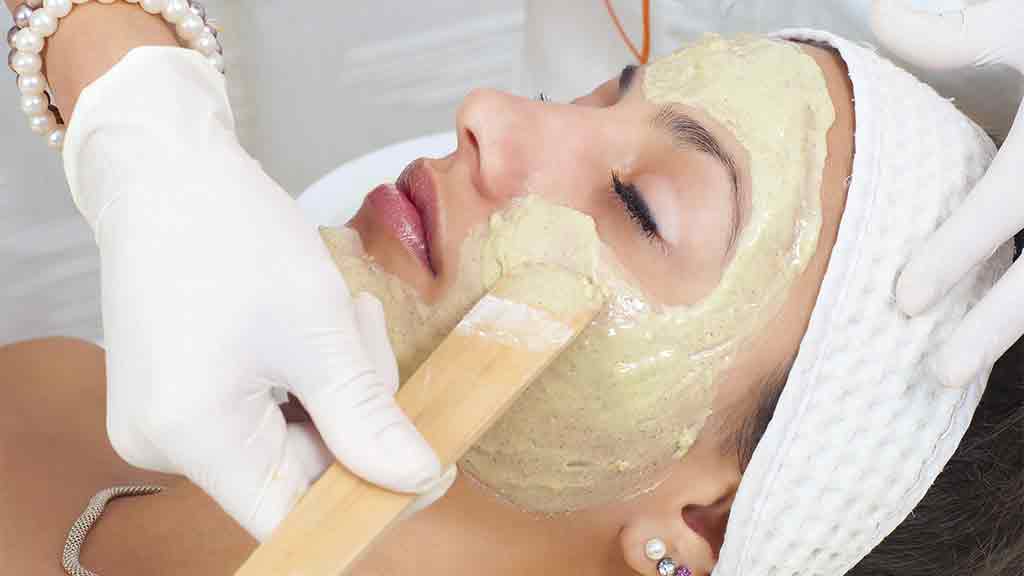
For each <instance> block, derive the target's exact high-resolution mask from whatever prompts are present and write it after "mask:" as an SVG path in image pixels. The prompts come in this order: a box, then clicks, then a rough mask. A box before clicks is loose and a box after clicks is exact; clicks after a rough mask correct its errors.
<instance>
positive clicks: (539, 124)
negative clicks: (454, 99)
mask: <svg viewBox="0 0 1024 576" xmlns="http://www.w3.org/2000/svg"><path fill="white" fill-rule="evenodd" d="M542 108H543V107H542V106H541V104H540V103H539V102H533V101H531V100H527V99H525V98H519V97H517V96H513V95H511V94H506V93H503V92H499V91H497V90H489V89H477V90H474V91H472V92H470V94H469V95H468V96H466V98H465V100H463V102H462V106H461V107H460V108H459V112H458V116H457V118H456V129H457V131H458V144H459V150H458V154H459V156H460V157H461V160H460V161H463V162H467V163H469V171H470V174H471V178H472V180H473V185H474V186H475V187H476V189H477V192H478V193H479V194H480V195H482V196H486V197H488V198H491V199H493V200H506V199H510V198H513V197H516V196H521V195H524V194H526V177H527V175H528V167H529V166H531V165H533V166H536V163H535V160H536V158H535V157H534V156H536V154H537V149H538V148H539V146H531V142H532V143H535V144H536V143H538V142H539V141H541V140H542V139H543V138H544V135H543V132H544V130H543V124H544V122H543V116H544V112H543V110H542Z"/></svg>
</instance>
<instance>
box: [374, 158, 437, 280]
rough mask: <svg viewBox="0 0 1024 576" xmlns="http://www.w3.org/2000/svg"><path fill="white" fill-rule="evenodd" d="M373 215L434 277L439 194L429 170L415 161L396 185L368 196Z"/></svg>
mask: <svg viewBox="0 0 1024 576" xmlns="http://www.w3.org/2000/svg"><path fill="white" fill-rule="evenodd" d="M366 204H367V206H368V207H369V208H370V210H371V211H372V213H373V214H374V216H375V217H376V218H377V219H378V220H379V221H380V222H382V223H383V224H384V225H385V226H387V227H388V228H389V229H390V230H391V232H392V233H393V234H394V235H395V237H396V238H398V240H399V242H401V243H402V244H403V245H404V246H405V247H406V248H407V249H408V250H409V251H410V252H412V253H413V255H414V256H416V258H418V259H419V260H420V262H422V263H423V265H424V266H425V267H426V268H427V270H429V271H430V272H431V273H432V274H434V275H436V274H437V268H436V264H437V262H436V261H435V259H434V258H433V257H432V256H433V251H432V250H431V244H432V242H433V241H436V240H435V237H436V235H435V234H434V231H435V230H436V223H437V193H436V191H435V189H434V181H433V178H432V177H431V174H430V172H429V169H428V168H427V166H426V164H425V163H424V162H423V160H416V161H415V162H413V163H412V164H409V166H407V167H406V168H405V170H403V171H402V174H401V176H399V177H398V180H397V181H396V182H395V183H394V184H382V185H380V186H378V187H377V188H375V189H374V190H373V192H370V194H369V195H368V196H367V197H366Z"/></svg>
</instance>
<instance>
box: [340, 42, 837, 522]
mask: <svg viewBox="0 0 1024 576" xmlns="http://www.w3.org/2000/svg"><path fill="white" fill-rule="evenodd" d="M802 50H803V52H801V51H800V49H796V48H793V47H791V46H785V47H784V49H780V48H779V47H778V46H775V47H772V46H767V47H766V46H765V45H764V42H761V43H757V42H753V43H752V42H749V41H748V42H746V43H743V42H737V43H728V42H722V41H719V42H718V43H716V42H709V43H704V44H702V45H699V46H698V48H697V49H692V52H690V51H687V52H685V53H683V54H684V57H683V58H681V59H680V60H679V62H680V64H678V65H677V64H676V63H675V62H673V61H670V60H668V59H666V60H665V61H662V63H660V64H659V63H656V64H654V65H653V66H652V67H646V68H637V69H634V68H627V69H626V70H624V71H623V73H622V75H621V76H620V77H618V78H614V79H611V80H609V81H608V82H606V83H604V84H603V85H601V86H599V87H598V88H597V89H596V90H594V91H593V92H592V93H590V94H588V95H586V96H584V97H582V98H579V99H577V100H575V101H574V102H572V103H570V104H557V103H550V102H542V101H536V100H527V99H522V98H517V97H514V96H510V95H507V94H502V93H499V92H494V91H488V90H479V91H475V92H473V93H471V94H470V95H469V96H468V97H467V98H466V100H465V102H464V104H463V106H462V107H461V109H460V110H459V114H458V118H457V126H456V128H457V132H458V148H457V150H456V151H455V152H453V153H452V154H451V155H449V156H447V157H445V158H442V159H437V160H419V161H416V162H414V163H412V164H411V165H410V166H409V167H408V168H407V169H406V170H405V171H404V172H403V174H402V175H401V177H399V179H398V181H397V183H396V184H394V185H385V186H381V187H379V188H377V189H376V190H374V191H373V192H372V193H371V194H370V195H369V196H368V198H367V199H366V201H365V203H364V205H363V206H362V208H361V209H360V211H359V212H358V213H357V215H356V216H355V218H354V219H353V220H352V221H351V222H350V226H351V228H352V229H354V230H355V231H356V232H358V236H359V240H360V241H361V246H362V249H363V250H364V251H365V256H362V257H359V258H353V257H351V253H352V250H351V247H346V245H343V244H344V243H342V242H340V241H339V240H338V237H335V236H332V235H331V234H330V233H328V234H325V236H326V237H327V240H328V245H329V246H330V247H331V248H332V252H333V253H334V255H335V259H336V261H337V262H338V263H339V267H340V268H341V270H342V272H343V274H344V275H345V278H346V281H347V282H348V284H349V287H350V288H351V289H352V290H353V291H356V292H358V291H361V290H368V291H370V292H372V293H374V294H375V295H377V296H378V297H379V298H380V299H381V300H382V301H383V302H384V305H385V312H386V314H387V316H388V327H389V335H391V339H392V343H393V345H394V346H395V352H396V355H397V357H398V360H399V365H400V369H401V371H402V373H403V379H404V378H407V377H408V376H409V375H410V373H411V371H412V370H413V369H415V368H416V366H418V364H419V363H420V362H421V361H422V360H423V359H424V358H425V357H426V356H427V355H428V354H429V352H430V351H431V350H432V349H433V347H435V346H436V345H437V344H438V343H439V341H440V339H441V338H443V336H444V335H445V334H446V333H447V331H449V330H451V328H452V327H453V326H454V323H455V322H457V321H458V319H459V318H461V317H462V315H463V314H464V313H465V312H466V311H467V310H468V307H469V306H471V305H472V304H473V302H475V299H476V298H479V297H480V296H482V293H483V291H485V289H486V283H485V284H481V283H480V282H479V281H478V277H479V270H478V269H476V268H474V267H473V265H471V264H472V263H473V262H474V261H475V260H474V258H476V260H479V259H480V258H478V257H477V256H476V253H477V252H480V251H481V249H480V242H478V240H479V238H480V237H481V232H480V231H481V230H487V229H488V227H490V228H491V229H494V228H495V226H496V224H495V222H496V220H495V219H496V218H497V219H498V220H499V221H500V219H501V218H503V217H505V216H507V215H508V214H511V213H515V211H516V210H519V212H520V213H524V212H525V213H526V214H527V216H529V217H524V218H520V219H516V218H511V219H509V220H508V221H509V222H511V223H512V228H513V230H512V232H513V235H512V237H513V240H511V241H509V243H510V245H512V246H514V247H516V249H518V250H521V251H525V252H527V253H529V254H531V255H536V257H537V259H539V260H541V261H545V260H546V258H548V257H552V258H555V259H557V258H559V257H562V256H564V255H565V254H578V253H579V252H581V251H585V249H586V247H585V246H582V245H583V243H584V240H582V238H585V237H587V236H588V234H593V233H594V231H595V230H596V235H595V238H596V239H597V242H598V243H599V244H600V246H601V249H602V256H601V260H602V263H603V262H605V261H606V260H607V261H610V262H611V263H612V264H611V265H610V267H611V268H612V269H614V271H615V277H616V280H623V282H624V284H625V285H628V287H629V290H630V291H631V292H630V294H631V295H630V296H629V297H628V298H626V297H619V298H617V299H616V305H615V306H612V305H609V309H611V311H610V312H607V313H606V314H605V316H604V317H603V318H600V319H599V320H598V321H596V322H595V323H594V324H592V325H591V326H590V327H588V329H587V330H586V331H584V333H583V335H581V336H580V338H578V339H577V341H576V342H574V343H573V345H572V347H571V348H570V349H569V350H568V351H567V352H565V353H564V354H563V355H562V356H560V357H559V359H558V360H556V362H555V363H553V364H552V366H551V367H550V368H549V369H548V370H547V371H546V372H545V373H544V374H543V375H542V376H541V377H540V378H538V380H537V381H535V382H534V383H533V384H532V385H531V386H530V387H529V389H528V390H527V391H526V393H524V395H523V396H522V397H521V399H520V400H519V401H518V402H517V403H516V404H515V405H514V406H513V407H512V409H510V410H509V412H508V413H507V414H506V415H505V416H504V417H503V418H502V419H501V420H499V422H498V423H497V424H496V425H495V426H494V428H492V429H491V431H489V432H488V434H487V435H486V436H485V437H484V438H483V439H482V440H481V441H480V442H479V443H478V444H477V445H476V446H474V449H473V450H472V451H471V453H470V455H469V456H467V458H466V459H465V460H464V461H463V465H464V466H465V467H466V468H467V469H468V470H469V471H470V472H472V473H473V474H474V475H475V476H477V478H479V479H481V480H483V481H484V483H485V484H488V485H489V486H492V487H495V488H496V489H498V490H499V492H500V493H502V494H503V495H504V496H506V497H508V498H509V499H511V500H513V501H514V502H517V503H519V504H522V505H524V506H526V507H528V508H531V509H543V510H546V511H562V510H569V509H580V508H583V507H590V506H592V505H596V504H598V503H606V502H611V501H613V500H614V499H615V498H617V497H618V498H621V497H622V496H623V495H635V494H637V493H638V491H641V490H648V489H650V488H651V487H652V486H653V483H656V482H658V481H661V480H664V478H665V477H666V475H667V473H668V470H669V468H670V465H671V462H672V460H673V457H674V458H675V459H678V458H680V457H682V456H683V455H684V454H685V453H686V452H687V450H688V449H689V448H690V447H691V445H693V444H694V441H695V440H696V439H697V437H698V435H699V434H702V432H701V431H702V430H703V429H704V426H705V423H706V422H708V421H714V420H715V419H714V418H711V419H710V420H709V419H708V416H709V414H721V415H723V418H724V415H727V414H729V413H731V412H735V411H736V410H737V408H736V406H738V405H740V404H743V402H744V401H745V400H746V399H749V398H751V397H752V396H754V397H756V394H752V392H751V387H753V386H755V383H757V382H763V381H764V376H765V375H766V374H769V373H770V372H772V371H773V370H775V369H776V368H777V367H778V366H779V365H780V364H783V363H785V361H786V359H787V358H789V357H792V355H793V354H794V353H795V350H796V346H797V345H798V343H799V339H800V336H802V333H803V329H804V326H805V325H806V317H807V315H809V313H810V310H811V308H812V307H813V303H814V295H815V294H816V291H817V286H818V283H819V282H820V279H821V275H822V274H823V271H824V262H825V261H827V256H828V254H829V252H830V249H831V237H832V236H833V235H834V231H835V227H836V225H837V223H838V214H839V213H840V212H841V206H842V201H841V199H840V201H839V202H836V201H835V198H834V196H835V195H836V190H838V189H840V188H841V187H842V182H843V181H844V180H845V179H846V178H847V177H848V176H849V166H848V165H842V164H834V163H833V165H830V164H829V163H828V162H826V161H825V160H824V156H825V150H824V149H825V147H826V146H825V136H824V134H825V131H826V130H828V126H830V125H831V124H832V120H833V118H834V117H835V116H834V114H833V110H832V105H831V101H830V100H829V97H830V96H832V98H833V99H834V98H835V94H834V93H833V89H834V88H835V89H838V88H836V87H837V86H842V87H843V88H844V89H845V87H846V83H845V79H844V78H842V76H841V74H836V73H835V72H834V70H833V72H832V77H829V72H828V70H826V69H825V64H830V65H831V66H832V68H836V64H835V61H836V60H838V59H837V58H834V57H833V56H832V55H831V54H830V53H829V52H826V51H824V50H819V49H815V48H810V47H803V48H802ZM705 53H706V54H705ZM687 54H689V56H687ZM794 54H795V55H796V56H794ZM807 55H810V56H811V58H807ZM688 57H689V58H691V60H693V61H694V62H696V64H695V66H696V67H697V69H699V70H700V71H699V74H698V75H697V77H694V78H693V79H692V81H687V80H679V78H683V77H687V74H689V72H688V70H689V69H690V68H692V65H693V62H689V61H688V60H687V58H688ZM793 58H797V60H796V61H794V60H792V59H793ZM780 59H781V60H780ZM666 62H667V63H668V64H666ZM688 62H689V63H688ZM780 62H781V63H782V64H787V65H792V66H790V70H791V76H792V77H790V76H786V75H785V74H779V73H777V66H773V64H778V63H780ZM752 63H753V64H752ZM687 66H689V67H690V68H687ZM702 66H703V67H704V69H701V67H702ZM819 66H821V68H819ZM797 70H800V72H799V73H798V72H797ZM822 71H825V72H826V74H825V76H826V78H825V79H822ZM755 73H756V74H761V75H762V77H761V82H760V84H759V86H768V85H772V86H774V88H770V89H764V88H761V92H758V89H756V88H751V89H750V90H749V93H747V94H745V95H744V96H743V97H739V96H736V97H733V96H730V95H734V94H737V89H742V88H743V87H742V86H739V88H737V85H736V82H745V81H747V79H748V78H750V77H751V75H752V74H755ZM730 77H731V78H733V79H734V82H733V84H728V83H727V84H725V85H720V84H721V82H720V81H719V80H720V79H721V78H730ZM837 78H838V79H837ZM800 82H805V83H809V84H807V85H808V86H810V87H813V88H814V90H811V89H810V88H807V87H806V86H805V89H804V90H803V92H800V91H795V92H794V91H793V90H791V89H790V85H791V84H793V83H795V84H797V85H800ZM826 85H827V89H826ZM677 87H678V90H677V89H676V88H677ZM666 89H667V90H666ZM677 92H678V93H679V94H684V95H686V94H688V96H687V97H686V98H684V97H682V96H680V97H679V98H678V99H676V98H675V96H674V94H676V93H677ZM818 92H820V94H819V93H818ZM761 94H763V95H764V97H763V98H761V97H760V95H761ZM666 95H667V96H666ZM687 98H689V100H687ZM705 101H706V102H707V106H706V107H705V106H703V105H702V102H705ZM822 102H824V103H825V105H824V106H822ZM824 107H827V114H824V112H826V111H823V110H821V108H824ZM723 111H724V112H723ZM776 118H777V119H778V120H777V121H776V120H775V119H776ZM785 118H788V120H784V119H785ZM808 118H810V119H811V120H817V123H816V124H815V123H814V122H810V123H808V122H809V121H807V119H808ZM823 119H826V120H827V122H826V120H823ZM727 123H728V124H730V125H729V126H727V125H726V124H727ZM834 132H835V130H833V131H832V132H829V140H828V152H829V153H830V157H829V158H830V159H831V154H832V153H834V152H835V151H836V150H838V152H839V155H840V157H843V158H846V157H847V156H848V155H849V145H850V140H851V138H850V132H849V131H847V132H846V133H844V134H839V135H835V134H833V133H834ZM833 137H835V139H834V138H833ZM844 143H845V146H846V148H845V149H843V148H841V147H840V145H841V144H844ZM823 162H824V167H823V166H822V163H823ZM805 165H806V166H805ZM794 167H796V168H794ZM805 172H806V173H805ZM823 181H824V182H826V185H825V186H819V184H820V183H821V182H823ZM829 191H831V192H832V196H830V195H829V194H828V192H829ZM808 193H810V196H811V198H810V200H813V201H807V200H808V199H807V198H805V197H804V196H806V195H807V194H808ZM535 199H539V202H537V201H534V200H535ZM524 205H525V206H528V207H529V208H528V209H525V210H523V209H522V206H524ZM805 205H806V206H810V207H811V208H808V209H807V213H808V214H812V215H813V216H814V218H810V219H807V220H803V219H802V217H803V216H804V215H805V212H803V211H802V210H803V209H804V208H805V207H806V206H805ZM537 206H554V207H558V210H561V212H559V211H551V210H548V211H541V212H540V216H538V213H537V210H534V208H535V207H537ZM530 222H532V223H534V224H535V223H536V222H541V223H542V225H539V226H534V227H533V228H528V227H527V223H530ZM822 223H824V225H823V226H822ZM517 226H519V228H516V227H517ZM588 226H589V228H588ZM507 227H508V226H506V228H507ZM819 229H820V231H821V232H822V233H823V241H822V242H821V243H820V244H819V243H818V233H819ZM581 246H582V247H581ZM815 246H818V249H817V250H815ZM569 260H570V262H569V264H570V265H574V264H576V262H575V261H572V258H570V259H569ZM467 263H469V264H467ZM556 263H558V264H561V263H562V262H561V261H557V262H556ZM805 269H806V270H807V271H808V273H803V271H804V270H805ZM779 278H785V281H780V280H779ZM467 286H468V288H467ZM633 294H636V295H638V296H637V297H636V298H634V297H633ZM766 294H767V295H766ZM619 296H621V295H619ZM634 302H641V303H642V305H640V306H637V307H636V309H637V310H642V311H643V312H642V314H641V313H639V312H638V313H637V314H633V313H632V312H631V310H632V309H633V308H632V307H633V306H634ZM652 305H653V306H657V307H669V308H671V310H673V312H672V313H665V314H661V313H660V312H657V313H656V312H654V311H653V310H654V308H653V307H652ZM641 316H643V317H642V318H641ZM780 319H785V320H780ZM773 324H776V325H773ZM766 334H771V335H772V338H771V339H770V341H768V342H765V343H763V345H762V346H759V347H756V348H755V347H749V346H748V347H744V348H742V349H741V348H740V346H741V344H745V343H748V342H755V341H758V338H759V337H760V336H763V335H766ZM712 404H713V405H712ZM655 478H656V480H654V479H655ZM652 482H653V483H652ZM595 487H601V488H603V489H604V490H596V489H595Z"/></svg>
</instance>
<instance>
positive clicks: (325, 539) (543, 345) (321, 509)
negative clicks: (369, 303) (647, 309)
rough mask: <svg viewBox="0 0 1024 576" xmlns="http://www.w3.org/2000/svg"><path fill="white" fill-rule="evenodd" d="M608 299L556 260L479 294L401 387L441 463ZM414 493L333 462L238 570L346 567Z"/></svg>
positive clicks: (262, 575)
mask: <svg viewBox="0 0 1024 576" xmlns="http://www.w3.org/2000/svg"><path fill="white" fill-rule="evenodd" d="M538 295H541V297H540V298H538ZM540 300H544V301H546V302H548V303H549V304H548V305H542V304H540V303H539V301H540ZM551 302H557V303H558V304H557V306H553V305H551V304H550V303H551ZM603 304H604V302H603V299H602V298H601V296H600V295H599V293H598V292H597V290H595V289H594V287H593V285H591V284H590V282H589V281H588V280H586V279H585V278H583V277H581V276H577V275H575V274H572V273H570V272H566V271H564V270H561V269H558V268H553V267H548V266H534V267H530V268H526V269H523V270H521V271H520V272H518V273H516V274H514V275H509V276H506V277H503V278H502V279H501V280H499V281H498V283H497V284H495V286H494V288H493V289H492V290H491V291H490V292H489V293H488V294H487V295H486V296H484V298H482V299H481V300H480V301H479V302H477V304H476V306H474V307H473V309H472V310H470V312H469V314H467V315H466V316H465V317H464V318H463V319H462V321H461V322H459V324H458V326H456V328H455V330H453V331H452V332H451V334H449V335H448V337H447V338H445V340H444V341H443V342H442V343H441V345H440V346H439V347H438V348H437V349H436V350H435V351H434V353H433V354H431V355H430V357H429V358H427V360H426V362H424V363H423V365H421V366H420V368H419V370H417V371H416V373H415V374H413V376H412V378H410V379H409V381H408V382H406V384H405V385H404V386H403V387H402V389H401V390H399V392H398V394H397V400H398V405H399V406H401V407H402V409H403V410H404V411H405V413H406V414H408V415H409V417H410V418H411V419H412V421H413V423H414V424H415V425H416V427H417V428H418V429H419V430H420V432H422V433H423V435H424V437H426V439H427V441H428V442H429V443H430V445H431V446H432V447H433V448H434V449H435V450H436V451H437V454H438V456H439V457H440V459H441V465H442V467H444V468H447V467H448V466H450V465H452V464H454V463H455V462H456V461H458V460H459V459H460V458H461V457H462V456H463V454H464V453H465V452H466V451H467V450H468V449H469V448H470V446H472V445H473V443H474V442H476V440H477V439H478V438H479V437H480V436H481V435H482V434H483V433H484V432H485V431H487V429H488V428H489V427H490V426H491V425H492V424H493V423H494V422H495V420H497V418H498V417H499V416H501V415H502V414H503V413H504V412H505V410H506V409H507V408H508V407H509V406H510V405H511V404H512V402H513V401H514V400H515V399H516V398H517V397H518V396H519V394H520V393H521V392H522V391H523V390H525V389H526V387H527V385H529V383H530V382H531V381H533V380H534V379H535V378H536V377H537V376H538V375H539V374H540V373H541V372H542V371H543V370H544V368H545V367H547V365H548V364H549V363H550V362H551V361H552V360H553V359H554V358H555V357H556V356H558V354H559V353H560V352H562V350H564V349H565V347H566V346H568V345H569V343H570V342H572V341H573V340H574V339H575V338H576V336H577V335H578V334H579V333H580V331H581V330H582V329H583V328H584V327H585V326H586V325H587V324H589V323H590V321H591V319H593V318H594V316H595V315H596V314H597V313H598V312H599V311H600V309H601V308H602V307H603ZM414 498H415V497H414V496H413V495H408V494H398V493H395V492H390V491H388V490H385V489H383V488H379V487H377V486H375V485H372V484H370V483H368V482H365V481H363V480H361V479H360V478H358V477H356V476H355V475H353V474H352V473H351V472H349V471H348V470H347V469H345V468H344V467H342V466H340V465H338V464H334V465H333V466H331V467H330V468H329V469H328V470H327V472H326V473H325V474H324V475H323V476H322V477H321V478H320V479H319V480H318V481H317V482H316V483H315V484H314V485H313V486H312V487H311V488H310V489H309V491H308V492H307V493H306V494H305V495H304V496H303V497H302V499H301V500H300V501H299V503H298V504H297V505H296V507H295V509H294V510H292V512H291V514H289V515H288V517H287V518H285V520H284V521H283V522H282V523H281V525H280V526H279V527H278V528H277V530H276V531H275V532H274V533H273V535H271V537H270V539H269V540H267V541H266V542H264V543H263V544H262V545H261V546H260V547H259V548H257V549H256V551H255V552H253V554H252V556H250V557H249V559H248V560H246V562H245V564H243V565H242V567H241V568H240V569H239V570H238V571H237V572H236V573H235V575H236V576H286V575H287V576H300V575H301V576H339V575H341V574H343V573H344V571H345V570H346V569H347V568H348V567H349V566H351V564H352V563H353V562H354V561H355V560H356V559H357V558H358V557H359V556H360V554H362V553H363V552H364V551H365V550H366V549H367V548H368V547H369V545H370V543H372V542H373V540H374V539H375V538H376V537H377V536H378V535H380V534H381V533H382V532H383V531H384V530H385V529H386V528H387V527H388V526H389V525H390V524H391V523H392V522H393V521H394V520H395V519H396V518H397V517H398V516H399V514H401V512H402V511H403V510H404V509H405V508H406V506H408V505H409V504H410V503H411V502H412V501H413V499H414Z"/></svg>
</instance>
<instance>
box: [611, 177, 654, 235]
mask: <svg viewBox="0 0 1024 576" xmlns="http://www.w3.org/2000/svg"><path fill="white" fill-rule="evenodd" d="M612 191H613V192H615V197H616V198H618V199H619V201H620V202H622V206H623V207H624V208H625V209H626V214H628V215H629V218H630V219H631V220H632V221H633V222H635V223H636V225H637V226H639V227H640V231H641V232H643V234H644V236H646V237H647V238H648V239H649V240H652V241H653V240H657V239H658V238H659V236H658V223H657V222H655V221H654V217H653V216H652V215H651V209H650V207H648V206H647V202H646V201H645V200H644V198H643V196H641V195H640V191H639V190H637V188H636V186H634V185H632V184H629V183H627V182H623V181H622V180H621V179H620V178H619V175H618V174H616V173H615V172H612Z"/></svg>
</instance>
